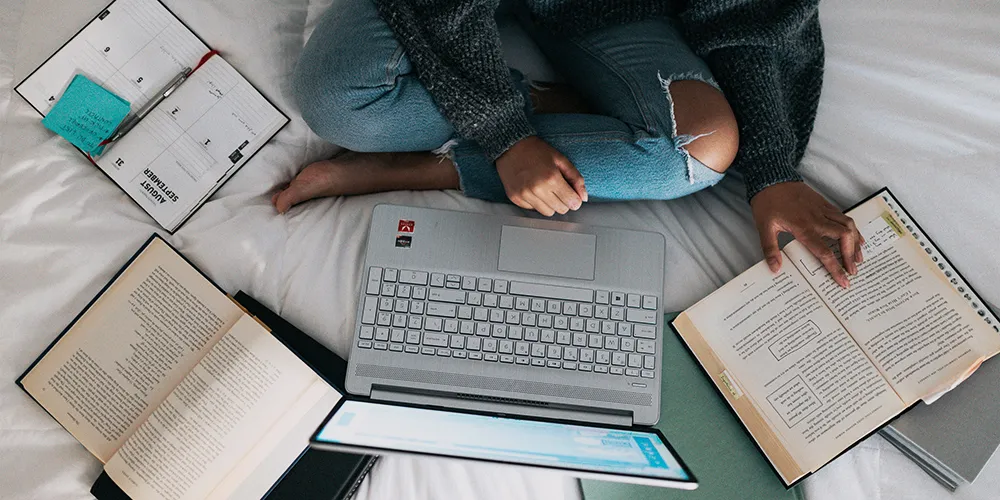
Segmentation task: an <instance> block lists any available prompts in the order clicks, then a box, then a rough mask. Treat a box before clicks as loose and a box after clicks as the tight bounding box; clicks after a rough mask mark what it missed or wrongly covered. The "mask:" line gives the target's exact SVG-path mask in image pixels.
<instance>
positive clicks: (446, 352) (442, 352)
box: [437, 349, 451, 358]
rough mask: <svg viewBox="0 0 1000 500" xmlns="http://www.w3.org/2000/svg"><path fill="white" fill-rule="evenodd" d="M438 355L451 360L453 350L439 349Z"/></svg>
mask: <svg viewBox="0 0 1000 500" xmlns="http://www.w3.org/2000/svg"><path fill="white" fill-rule="evenodd" d="M437 355H438V356H444V357H446V358H450V357H451V349H438V350H437Z"/></svg>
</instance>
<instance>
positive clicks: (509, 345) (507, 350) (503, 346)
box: [498, 340, 514, 354]
mask: <svg viewBox="0 0 1000 500" xmlns="http://www.w3.org/2000/svg"><path fill="white" fill-rule="evenodd" d="M498 345H499V350H500V354H514V342H513V341H510V340H501V341H500V342H499V344H498Z"/></svg>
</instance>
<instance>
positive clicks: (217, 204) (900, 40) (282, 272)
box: [0, 0, 1000, 500]
mask: <svg viewBox="0 0 1000 500" xmlns="http://www.w3.org/2000/svg"><path fill="white" fill-rule="evenodd" d="M105 3H106V1H105V0H77V1H73V2H67V1H65V0H62V1H60V0H0V498H3V499H64V498H67V499H68V498H89V497H90V495H89V493H88V490H89V487H90V484H91V483H92V482H93V480H94V479H95V478H96V477H97V475H98V473H99V471H100V464H99V463H98V462H97V461H96V460H95V459H93V458H92V457H91V456H90V455H89V454H88V453H87V451H86V450H84V449H83V447H81V446H79V445H78V444H77V443H76V442H75V441H74V440H73V438H72V437H71V436H70V435H69V434H68V433H66V432H65V431H63V430H62V429H61V428H60V427H59V426H58V425H57V424H56V423H55V421H53V420H52V419H51V418H49V417H48V416H47V415H46V414H45V413H44V412H43V411H42V410H41V409H40V408H39V407H38V406H37V405H35V404H34V403H33V402H32V401H31V400H30V399H29V398H28V397H26V396H25V395H24V394H23V393H22V392H21V391H20V389H18V388H17V387H16V386H15V385H14V383H13V380H14V379H15V378H16V377H17V376H18V375H19V374H20V373H21V372H22V371H23V370H24V369H25V368H26V367H27V366H28V364H29V363H30V362H31V361H32V360H33V359H34V358H35V356H37V355H38V353H40V352H41V351H42V349H44V347H45V346H46V345H47V344H48V343H49V342H50V341H51V340H52V339H53V338H54V337H55V336H56V335H57V334H58V333H59V332H60V331H61V330H62V328H63V327H64V326H65V325H66V324H67V323H68V322H69V321H70V320H71V319H72V318H73V317H74V316H75V315H76V314H77V313H78V312H79V311H80V309H81V308H83V306H84V305H85V304H86V303H87V302H88V301H89V300H90V298H91V297H92V296H93V295H94V294H95V293H96V292H97V291H98V290H99V289H100V288H101V286H102V285H103V284H104V283H105V282H106V281H107V280H108V279H109V278H110V277H111V275H112V274H113V273H114V272H115V271H116V270H117V269H118V267H119V266H120V265H121V264H122V263H123V262H124V261H125V259H126V258H127V257H128V256H129V255H130V254H131V253H132V252H134V251H135V249H136V248H138V246H139V245H140V244H141V243H142V242H143V241H144V240H145V239H146V238H147V237H148V236H149V234H150V233H151V232H153V231H155V230H156V229H157V228H156V226H155V225H154V224H153V222H152V221H151V220H150V219H149V218H148V217H147V216H146V215H144V214H143V213H142V211H141V210H140V209H139V208H138V207H137V206H135V205H134V204H133V203H132V202H131V201H130V200H129V199H128V198H127V197H126V196H125V195H124V194H122V193H121V191H119V190H118V188H117V187H115V186H114V185H112V184H111V183H110V182H109V181H108V180H107V179H106V178H105V177H104V176H103V175H101V174H100V173H99V172H97V171H96V170H95V169H94V167H93V166H91V165H90V164H89V163H87V161H86V160H85V159H83V158H82V157H81V156H80V155H79V153H77V152H76V151H75V150H74V149H72V148H71V147H70V146H69V145H68V144H67V143H66V142H65V141H63V140H62V139H60V138H56V137H53V136H52V134H50V133H49V132H48V131H47V130H45V129H44V128H43V127H42V126H41V125H40V124H39V117H38V116H37V115H36V114H35V112H34V111H33V110H32V109H31V108H30V107H28V106H27V104H25V103H24V102H23V101H22V100H21V99H20V97H18V96H17V95H16V94H14V93H13V91H12V89H13V86H14V85H15V84H16V83H17V82H19V81H20V80H21V79H22V78H23V77H24V76H26V75H27V74H28V73H29V72H30V71H31V70H32V69H34V68H35V67H36V66H37V65H38V64H40V63H41V62H42V61H43V60H44V59H45V58H46V57H47V56H48V55H49V54H51V53H52V52H53V51H54V50H56V49H57V48H58V47H59V46H60V45H61V44H62V43H63V42H64V41H65V40H66V39H68V37H70V36H71V35H72V34H73V33H75V32H76V30H77V29H79V28H80V27H81V26H82V25H83V24H84V23H85V22H86V21H88V20H89V19H90V18H91V17H92V16H93V15H94V13H96V12H98V11H99V10H100V8H102V7H103V6H104V4H105ZM166 3H167V4H168V6H170V7H171V9H172V10H173V11H174V12H175V13H176V14H177V15H178V16H179V17H181V19H183V20H184V21H185V22H187V23H188V24H189V25H190V26H191V28H192V29H194V31H195V32H197V33H198V34H200V35H201V36H202V37H203V38H204V39H205V40H206V42H208V44H209V45H211V46H213V47H214V48H217V49H219V50H221V51H222V53H223V54H224V55H225V57H226V58H227V60H229V61H230V62H231V63H232V64H233V65H234V66H235V67H237V68H238V69H239V70H240V71H241V72H242V73H243V74H244V75H246V76H247V77H248V78H249V79H250V80H251V81H252V82H254V84H255V85H256V86H258V87H259V88H260V89H261V90H262V91H263V92H264V93H265V94H266V95H268V97H270V98H271V99H272V100H273V101H274V102H275V103H276V104H277V105H278V106H279V107H280V108H281V109H282V110H284V111H285V112H287V113H288V114H289V115H290V116H292V123H291V124H289V126H288V127H286V128H285V129H284V130H283V131H282V132H281V133H280V134H279V135H278V136H277V137H276V139H275V140H274V141H273V142H272V143H271V144H269V145H268V146H266V147H265V148H264V149H263V150H262V151H261V153H260V154H258V155H257V156H256V157H255V158H253V160H252V161H251V162H250V163H248V164H247V165H246V166H245V167H244V168H243V170H242V171H240V172H239V173H238V174H237V175H236V176H235V177H234V178H233V179H232V180H231V181H230V182H229V183H228V184H227V185H226V186H224V187H223V188H222V189H221V190H220V191H219V192H218V193H217V194H216V195H215V197H214V198H213V199H212V200H211V201H210V202H209V203H207V204H206V205H205V206H204V207H203V208H202V209H201V210H200V211H199V212H198V213H197V214H196V215H195V217H193V218H192V219H191V220H190V221H189V222H188V223H187V224H186V225H185V226H184V227H183V228H182V229H181V230H180V231H178V232H177V233H176V234H175V235H174V236H172V237H169V241H170V242H171V243H173V244H174V245H175V246H177V247H178V248H179V249H180V250H181V251H182V252H183V253H184V254H185V255H187V256H188V257H189V258H190V259H191V260H192V261H194V262H195V264H197V265H198V266H200V267H201V268H202V269H203V270H204V271H205V272H207V273H208V274H209V275H210V276H211V277H212V278H214V279H215V280H216V281H217V282H218V283H219V284H220V285H221V286H223V287H224V288H225V289H227V290H229V291H231V292H235V291H237V290H240V289H242V290H244V291H246V292H248V293H250V294H251V295H253V296H255V297H257V298H258V299H259V300H261V301H262V302H264V303H265V304H267V305H268V306H270V307H271V308H272V309H274V310H276V311H277V312H279V313H281V314H282V315H283V316H285V317H286V318H288V319H289V320H290V321H292V322H293V323H295V324H297V325H298V326H300V327H301V328H303V329H304V330H305V331H307V332H310V333H311V334H313V335H314V336H316V337H317V338H318V339H319V340H321V341H322V342H323V343H324V344H326V345H327V346H329V347H330V348H332V349H333V350H335V351H336V352H338V353H339V354H341V355H345V354H346V353H347V347H348V331H349V325H350V323H351V321H352V319H353V318H352V316H353V311H354V310H355V309H354V307H355V302H354V301H355V297H354V294H355V290H356V287H357V283H358V280H359V279H360V273H359V265H360V262H359V258H360V256H361V255H362V252H363V246H364V236H365V228H366V223H367V220H368V218H369V217H370V214H371V208H372V206H373V205H374V204H375V203H378V202H395V203H407V204H417V205H428V206H436V207H443V208H453V209H464V210H472V211H482V212H504V213H516V212H517V210H515V209H514V208H512V207H509V206H503V205H493V204H488V203H484V202H481V201H475V200H469V199H466V198H464V197H462V196H461V195H459V194H458V193H456V192H425V193H392V194H385V195H378V196H364V197H355V198H338V199H326V200H322V201H316V202H312V203H308V204H305V205H302V206H300V207H298V208H295V209H293V210H292V211H291V212H289V213H288V214H287V215H284V216H282V215H277V214H276V213H275V212H274V210H273V209H272V208H271V206H270V205H269V198H270V193H272V192H273V190H274V189H275V188H276V187H277V186H278V185H280V184H282V183H283V182H286V181H288V180H289V179H290V178H291V177H292V176H293V174H294V173H295V172H296V171H297V170H298V169H299V168H300V167H301V166H302V165H303V164H305V163H307V162H309V161H311V160H315V159H318V158H321V157H323V156H326V155H328V154H330V152H331V151H332V148H331V147H330V146H329V145H326V144H324V143H322V141H320V140H318V139H317V138H316V137H315V136H314V135H312V133H311V132H310V131H309V130H308V128H307V127H306V126H305V124H304V123H303V122H302V120H301V118H300V117H299V114H298V112H297V111H296V109H295V106H294V105H293V103H292V102H291V100H290V99H289V75H290V73H291V71H292V68H293V67H294V64H295V60H296V58H297V56H298V53H299V51H300V50H301V47H302V45H303V43H304V41H305V39H306V37H307V35H308V33H309V32H310V31H311V28H312V26H313V25H314V24H315V22H316V19H317V17H318V15H319V14H320V13H321V12H322V11H323V10H324V9H325V8H326V7H327V6H328V5H329V1H324V0H314V1H309V0H291V1H285V0H271V1H255V2H252V3H250V2H247V1H246V0H168V1H167V2H166ZM821 16H822V22H823V30H824V39H825V40H826V44H827V65H826V77H825V86H824V89H823V97H822V100H821V104H820V110H819V117H818V119H817V122H816V130H815V133H814V134H813V137H812V141H811V142H810V145H809V150H808V153H807V155H806V157H805V160H804V162H803V172H804V173H805V175H806V177H807V178H808V180H809V181H810V182H811V183H812V184H813V185H814V186H816V187H817V188H819V189H820V190H821V191H822V192H823V193H824V194H826V195H827V196H829V197H830V198H831V199H832V200H833V201H835V202H837V203H839V204H841V205H843V206H847V205H850V204H852V203H853V202H854V201H856V200H859V199H860V198H862V197H864V196H866V195H867V194H869V193H870V192H872V191H874V190H876V189H877V188H879V187H881V186H883V185H888V186H889V187H890V188H891V189H892V190H893V192H894V193H895V195H896V196H897V197H898V198H899V199H900V200H901V201H902V202H903V203H904V204H905V205H906V206H907V208H908V209H909V211H910V212H911V213H912V214H913V215H914V216H915V217H916V218H917V220H918V221H919V222H920V223H921V225H922V226H923V227H924V229H925V230H926V231H927V232H928V233H929V234H930V235H931V236H932V237H933V238H934V239H935V240H936V241H937V243H938V244H939V246H940V247H941V248H942V249H943V250H944V252H945V253H946V254H948V255H949V256H950V258H951V259H952V260H953V261H954V263H955V265H956V266H957V267H958V269H960V270H961V271H962V272H963V274H965V275H966V277H967V278H968V279H969V280H970V281H971V282H972V283H973V284H974V285H975V286H976V287H977V288H978V290H979V292H980V293H981V294H982V295H983V296H984V297H985V298H986V299H987V300H989V301H991V302H993V303H1000V261H998V259H997V258H996V251H995V247H996V245H997V242H998V241H1000V198H998V196H997V194H998V193H1000V179H998V175H997V174H998V170H1000V29H998V28H997V27H998V26H1000V3H998V2H996V1H995V0H978V1H964V2H945V1H941V0H897V1H892V2H889V1H872V0H827V1H825V2H824V3H823V4H822V6H821ZM568 218H569V219H571V220H576V221H585V222H590V223H599V224H604V225H612V226H622V227H634V228H643V229H651V230H656V231H660V232H662V233H663V234H664V235H665V236H666V238H667V245H668V251H667V267H666V269H667V271H666V275H665V276H664V284H665V287H666V288H665V290H666V297H665V304H666V306H667V308H668V309H672V310H680V309H683V308H685V307H687V306H689V305H691V304H692V303H694V302H695V301H696V300H697V299H699V298H701V297H702V296H704V295H706V294H708V293H709V292H710V291H712V290H713V289H714V288H716V287H718V286H719V285H721V284H722V283H724V282H726V281H727V280H729V279H730V278H731V277H733V276H734V275H735V274H736V273H738V272H740V271H742V270H744V269H745V268H747V267H748V266H750V265H751V264H753V263H754V262H755V261H757V260H758V259H760V250H759V248H758V243H757V236H756V233H755V232H754V230H753V227H752V223H751V219H750V214H749V210H748V207H747V205H746V203H745V201H744V200H743V194H742V186H741V184H740V182H739V180H738V179H735V178H727V179H726V180H725V181H723V182H722V183H721V184H720V185H719V186H717V187H715V188H713V189H711V190H709V191H707V192H702V193H699V194H697V195H695V196H692V197H688V198H685V199H681V200H677V201H672V202H641V203H628V204H618V205H603V206H598V205H593V206H587V207H585V208H584V209H583V210H581V211H580V212H579V213H575V214H572V215H571V216H569V217H568ZM664 418H669V415H667V416H665V417H664ZM805 491H806V493H807V496H808V498H809V499H811V500H812V499H835V498H837V499H839V498H872V499H886V500H888V499H908V498H921V499H925V498H931V499H933V498H949V497H952V496H953V497H955V498H968V499H992V498H998V497H1000V459H994V460H993V461H992V463H991V464H990V465H989V466H988V468H987V470H986V471H985V472H984V473H983V474H982V476H981V477H980V479H979V481H977V483H976V484H975V485H971V486H964V487H962V488H961V489H960V490H959V491H958V492H957V493H956V494H955V495H950V494H949V493H947V492H946V491H945V490H944V489H943V488H941V487H940V486H938V485H937V483H935V482H934V481H932V480H931V479H930V478H929V477H928V476H927V475H925V474H924V473H923V472H921V471H920V470H919V469H918V468H917V467H916V466H915V465H913V464H912V463H911V462H909V461H908V460H907V459H905V458H904V457H903V456H902V455H901V454H900V453H899V452H897V451H896V450H895V449H894V448H892V447H891V446H890V445H888V444H887V443H886V442H885V441H883V440H881V439H880V438H877V437H875V438H871V439H869V440H867V441H865V442H863V443H861V444H860V445H859V446H857V447H856V448H855V449H854V450H852V451H851V452H849V453H847V454H845V455H844V456H843V457H841V458H840V459H838V460H837V461H835V462H834V463H832V464H830V465H829V466H827V467H826V468H824V469H823V470H822V471H820V472H819V473H818V474H816V475H815V476H813V477H811V478H809V479H807V480H806V481H805ZM360 493H361V494H360V498H362V499H383V498H391V499H405V498H538V499H560V498H576V497H578V496H579V493H578V489H577V484H576V482H575V481H573V480H568V479H564V478H562V477H560V476H555V475H552V474H548V473H542V472H525V471H522V470H518V469H513V468H502V467H491V466H484V465H475V466H473V465H460V464H458V465H457V464H454V463H443V462H438V461H433V460H404V459H394V458H393V459H385V460H383V461H381V462H380V463H379V465H378V466H376V468H375V470H374V471H373V473H372V475H371V476H370V479H368V480H367V481H366V482H365V484H364V486H363V487H362V489H361V492H360Z"/></svg>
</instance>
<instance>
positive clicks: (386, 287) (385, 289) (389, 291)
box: [382, 283, 396, 297]
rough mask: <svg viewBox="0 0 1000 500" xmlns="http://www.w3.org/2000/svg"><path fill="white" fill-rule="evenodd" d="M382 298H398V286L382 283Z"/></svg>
mask: <svg viewBox="0 0 1000 500" xmlns="http://www.w3.org/2000/svg"><path fill="white" fill-rule="evenodd" d="M382 296H384V297H395V296H396V285H395V284H393V283H382Z"/></svg>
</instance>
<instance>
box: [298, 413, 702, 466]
mask: <svg viewBox="0 0 1000 500" xmlns="http://www.w3.org/2000/svg"><path fill="white" fill-rule="evenodd" d="M313 441H314V442H317V443H328V444H334V445H338V444H339V445H344V446H348V447H359V448H367V449H376V450H395V451H401V452H415V453H424V454H431V455H440V456H448V457H460V458H470V459H480V460H489V461H496V462H505V463H513V464H523V465H535V466H541V467H554V468H560V469H571V470H580V471H592V472H597V473H610V474H624V475H629V476H640V477H647V478H651V479H665V480H674V481H690V480H691V478H690V476H689V475H688V473H687V472H686V471H685V470H684V469H683V468H682V467H681V465H680V463H679V461H678V460H677V458H675V457H674V455H673V453H671V451H670V449H669V448H668V447H667V446H666V444H665V443H664V442H663V440H662V438H661V437H660V436H659V435H658V434H657V433H654V432H645V431H641V430H621V429H613V428H604V427H590V426H583V425H573V424H563V423H554V422H542V421H534V420H521V419H514V418H504V417H494V416H487V415H477V414H470V413H458V412H451V411H444V410H435V409H427V408H414V407H408V406H395V405H388V404H379V403H372V402H365V401H351V400H347V401H345V402H344V403H343V404H342V405H341V406H340V407H339V409H337V410H336V411H335V412H334V414H333V415H331V416H330V418H329V419H328V420H327V422H326V423H325V424H324V425H323V426H322V427H321V428H320V429H319V430H318V431H317V433H316V436H315V437H314V438H313Z"/></svg>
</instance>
